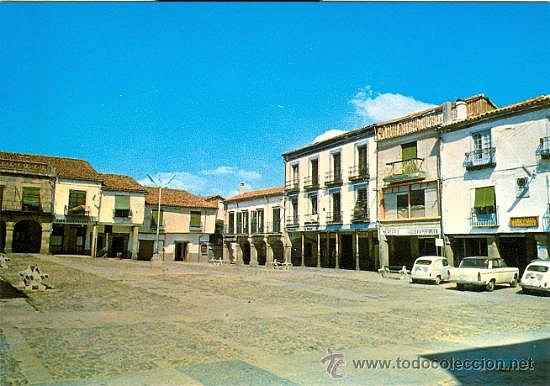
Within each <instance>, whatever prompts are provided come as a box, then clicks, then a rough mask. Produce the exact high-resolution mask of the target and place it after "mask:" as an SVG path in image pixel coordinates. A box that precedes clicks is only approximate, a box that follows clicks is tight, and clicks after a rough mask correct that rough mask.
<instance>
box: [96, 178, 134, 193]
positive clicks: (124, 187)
mask: <svg viewBox="0 0 550 386" xmlns="http://www.w3.org/2000/svg"><path fill="white" fill-rule="evenodd" d="M101 178H102V179H103V189H105V190H114V191H120V192H145V187H143V186H141V185H140V184H138V183H137V181H136V180H134V179H133V178H132V177H130V176H123V175H119V174H101Z"/></svg>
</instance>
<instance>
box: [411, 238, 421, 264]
mask: <svg viewBox="0 0 550 386" xmlns="http://www.w3.org/2000/svg"><path fill="white" fill-rule="evenodd" d="M410 240H411V256H413V257H414V259H415V260H416V258H417V257H418V255H420V242H419V241H418V237H417V236H413V237H411V238H410Z"/></svg>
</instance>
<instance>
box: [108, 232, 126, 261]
mask: <svg viewBox="0 0 550 386" xmlns="http://www.w3.org/2000/svg"><path fill="white" fill-rule="evenodd" d="M127 247H128V236H127V235H113V239H112V241H111V257H119V256H120V257H126V250H127Z"/></svg>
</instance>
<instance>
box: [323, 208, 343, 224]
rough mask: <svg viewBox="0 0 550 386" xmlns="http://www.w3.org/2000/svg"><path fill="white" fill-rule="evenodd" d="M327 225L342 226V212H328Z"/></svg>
mask: <svg viewBox="0 0 550 386" xmlns="http://www.w3.org/2000/svg"><path fill="white" fill-rule="evenodd" d="M326 219H327V225H329V224H342V212H341V211H340V212H327V217H326Z"/></svg>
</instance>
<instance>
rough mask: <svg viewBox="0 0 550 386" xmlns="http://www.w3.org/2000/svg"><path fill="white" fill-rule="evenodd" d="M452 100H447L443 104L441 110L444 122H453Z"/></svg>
mask: <svg viewBox="0 0 550 386" xmlns="http://www.w3.org/2000/svg"><path fill="white" fill-rule="evenodd" d="M451 107H452V105H451V102H445V103H443V104H442V105H441V110H442V111H443V123H444V124H445V123H449V122H451V119H452V118H451Z"/></svg>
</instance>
